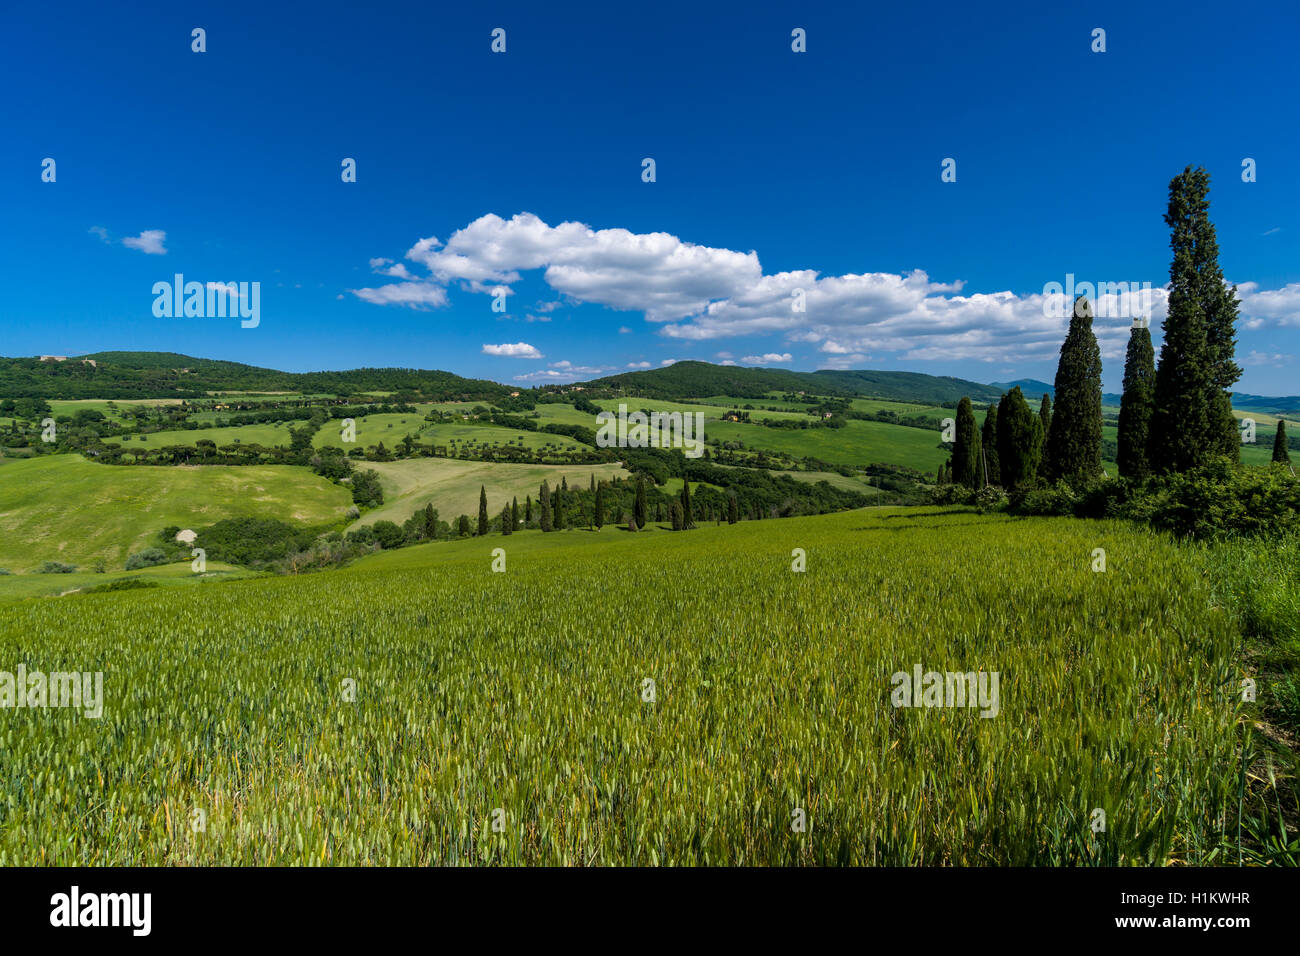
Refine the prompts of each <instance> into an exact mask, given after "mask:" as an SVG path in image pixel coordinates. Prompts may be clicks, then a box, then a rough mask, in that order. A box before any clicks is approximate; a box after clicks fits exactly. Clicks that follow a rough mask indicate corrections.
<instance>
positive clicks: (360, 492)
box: [352, 470, 384, 508]
mask: <svg viewBox="0 0 1300 956" xmlns="http://www.w3.org/2000/svg"><path fill="white" fill-rule="evenodd" d="M352 500H353V501H354V502H356V503H357V505H358V506H359V507H362V508H368V507H370V506H372V505H376V506H377V505H382V504H383V503H384V489H383V488H382V487H381V486H380V484H379V473H378V472H376V471H369V470H367V471H358V472H356V473H355V474H353V476H352Z"/></svg>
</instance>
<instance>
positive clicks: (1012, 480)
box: [998, 385, 1059, 488]
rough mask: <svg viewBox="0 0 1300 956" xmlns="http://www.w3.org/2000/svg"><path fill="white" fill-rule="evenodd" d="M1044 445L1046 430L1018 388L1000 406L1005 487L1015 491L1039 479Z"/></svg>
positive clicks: (1000, 464) (1000, 462)
mask: <svg viewBox="0 0 1300 956" xmlns="http://www.w3.org/2000/svg"><path fill="white" fill-rule="evenodd" d="M1058 421H1059V418H1058ZM1042 443H1043V427H1042V425H1040V424H1039V423H1038V417H1037V416H1036V415H1035V414H1034V413H1033V411H1032V410H1031V409H1030V408H1029V403H1028V402H1026V401H1025V396H1024V393H1022V392H1021V391H1020V386H1018V385H1017V386H1016V387H1015V388H1013V389H1012V390H1011V391H1009V392H1007V393H1006V394H1005V395H1003V396H1002V401H1001V402H1000V403H999V404H998V467H999V468H1000V470H1001V472H1002V484H1003V486H1004V487H1006V488H1016V487H1019V486H1022V485H1025V484H1028V483H1029V482H1032V481H1033V480H1034V478H1036V477H1037V475H1038V466H1039V461H1040V460H1041V458H1042V454H1043V448H1042Z"/></svg>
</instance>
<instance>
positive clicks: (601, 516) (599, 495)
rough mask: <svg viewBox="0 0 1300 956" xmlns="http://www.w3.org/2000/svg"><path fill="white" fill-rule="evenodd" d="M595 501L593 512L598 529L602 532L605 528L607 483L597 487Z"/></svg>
mask: <svg viewBox="0 0 1300 956" xmlns="http://www.w3.org/2000/svg"><path fill="white" fill-rule="evenodd" d="M595 500H596V503H595V505H594V506H593V508H592V510H593V511H594V512H595V521H596V529H597V530H600V529H601V528H603V527H605V483H604V482H603V481H602V482H601V483H600V484H598V485H597V486H596V495H595Z"/></svg>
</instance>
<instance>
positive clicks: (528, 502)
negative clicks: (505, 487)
mask: <svg viewBox="0 0 1300 956" xmlns="http://www.w3.org/2000/svg"><path fill="white" fill-rule="evenodd" d="M532 523H533V496H532V495H525V496H524V524H526V525H528V524H532Z"/></svg>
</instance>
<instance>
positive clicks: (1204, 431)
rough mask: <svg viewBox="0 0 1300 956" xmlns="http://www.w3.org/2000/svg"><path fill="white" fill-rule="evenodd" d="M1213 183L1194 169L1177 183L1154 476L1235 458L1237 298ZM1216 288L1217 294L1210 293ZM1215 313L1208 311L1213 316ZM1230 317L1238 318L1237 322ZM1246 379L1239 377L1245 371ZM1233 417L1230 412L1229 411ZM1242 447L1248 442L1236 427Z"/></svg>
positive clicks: (1170, 219) (1172, 189) (1154, 427)
mask: <svg viewBox="0 0 1300 956" xmlns="http://www.w3.org/2000/svg"><path fill="white" fill-rule="evenodd" d="M1208 191H1209V177H1208V175H1206V173H1205V170H1203V169H1196V170H1193V169H1192V168H1191V167H1190V166H1189V167H1187V168H1185V169H1184V170H1183V171H1182V172H1181V173H1180V174H1179V175H1177V176H1175V177H1174V178H1173V180H1172V181H1170V183H1169V207H1168V210H1167V211H1166V213H1165V224H1166V225H1167V226H1169V228H1170V237H1169V246H1170V248H1171V249H1172V250H1173V254H1174V256H1173V261H1172V262H1171V263H1170V265H1169V303H1168V309H1167V312H1166V315H1165V321H1164V326H1163V328H1164V342H1163V343H1162V344H1161V346H1160V364H1159V366H1158V367H1157V369H1156V384H1155V393H1154V398H1153V402H1152V406H1153V407H1152V412H1151V433H1150V444H1149V450H1148V460H1149V461H1150V463H1151V468H1152V470H1153V471H1157V472H1170V471H1185V470H1187V469H1190V468H1196V467H1198V466H1200V465H1204V464H1205V463H1207V462H1208V461H1209V460H1210V459H1212V458H1213V457H1214V456H1215V455H1217V454H1225V453H1227V454H1232V455H1234V456H1235V455H1239V454H1240V450H1239V448H1238V449H1235V450H1234V451H1233V452H1229V451H1228V447H1227V446H1228V444H1229V443H1228V442H1227V440H1226V429H1227V426H1228V422H1227V421H1226V418H1225V408H1224V404H1223V396H1222V395H1221V393H1222V391H1223V389H1224V388H1225V387H1226V385H1227V384H1230V382H1229V380H1230V379H1231V380H1232V381H1235V377H1234V376H1233V370H1235V369H1236V366H1235V365H1234V364H1233V363H1232V350H1233V348H1234V347H1235V342H1234V340H1233V338H1232V329H1231V321H1232V319H1233V318H1235V313H1236V302H1235V299H1236V296H1235V291H1234V293H1233V294H1231V295H1230V296H1227V298H1226V299H1225V295H1226V290H1224V289H1223V288H1222V273H1220V272H1219V270H1218V263H1217V256H1218V245H1217V243H1216V242H1215V239H1214V227H1213V226H1212V225H1210V221H1209V202H1208V201H1207V200H1206V194H1207V192H1208ZM1206 270H1208V272H1209V273H1210V275H1209V276H1208V279H1209V280H1210V282H1209V284H1210V285H1211V286H1213V285H1214V284H1215V282H1216V281H1217V285H1218V288H1217V289H1213V288H1211V289H1209V290H1208V294H1207V283H1206V279H1207V277H1206V276H1203V275H1202V273H1203V272H1204V271H1206ZM1207 310H1208V311H1207ZM1228 313H1231V314H1230V315H1229V314H1228ZM1238 374H1239V370H1238ZM1228 411H1230V408H1229V409H1228ZM1232 426H1233V433H1234V439H1233V441H1234V444H1239V443H1240V440H1241V439H1240V437H1239V435H1237V433H1236V424H1235V422H1234V423H1232Z"/></svg>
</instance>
